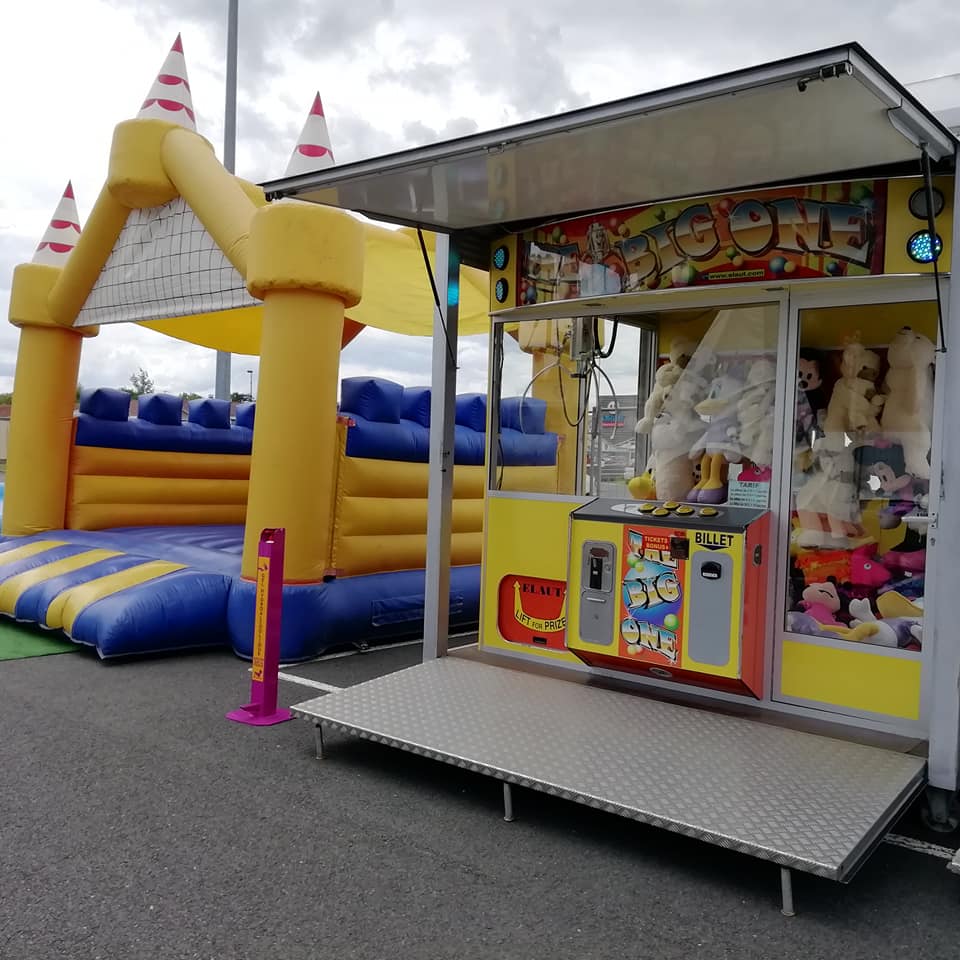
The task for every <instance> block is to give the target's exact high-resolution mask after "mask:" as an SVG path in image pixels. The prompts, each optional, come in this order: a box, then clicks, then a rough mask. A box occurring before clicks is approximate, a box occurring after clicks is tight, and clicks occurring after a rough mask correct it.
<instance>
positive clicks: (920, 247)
mask: <svg viewBox="0 0 960 960" xmlns="http://www.w3.org/2000/svg"><path fill="white" fill-rule="evenodd" d="M942 250H943V241H942V240H941V239H940V237H937V238H936V239H935V240H931V238H930V231H929V230H918V231H917V232H916V233H915V234H914V235H913V236H912V237H911V238H910V239H909V240H908V241H907V256H908V257H909V258H910V259H911V260H913V261H914V262H915V263H933V261H934V260H936V259H937V258H938V257H939V256H940V252H941V251H942Z"/></svg>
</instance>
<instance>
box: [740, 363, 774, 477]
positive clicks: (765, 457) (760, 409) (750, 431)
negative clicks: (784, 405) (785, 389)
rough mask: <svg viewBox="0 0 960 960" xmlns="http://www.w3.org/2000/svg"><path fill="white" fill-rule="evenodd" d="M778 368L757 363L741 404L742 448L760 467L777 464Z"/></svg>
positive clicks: (772, 364)
mask: <svg viewBox="0 0 960 960" xmlns="http://www.w3.org/2000/svg"><path fill="white" fill-rule="evenodd" d="M776 382H777V367H776V364H774V363H773V362H772V361H770V360H767V359H763V358H761V359H759V360H755V361H754V362H753V363H752V364H751V365H750V369H749V370H748V371H747V383H746V389H745V390H744V391H743V394H742V396H741V397H740V399H739V400H738V401H737V419H738V420H739V422H740V446H741V447H742V448H743V455H744V456H745V457H746V458H747V460H749V461H750V462H751V463H754V464H756V465H757V466H763V467H768V466H770V463H771V461H772V460H773V408H774V404H775V403H776Z"/></svg>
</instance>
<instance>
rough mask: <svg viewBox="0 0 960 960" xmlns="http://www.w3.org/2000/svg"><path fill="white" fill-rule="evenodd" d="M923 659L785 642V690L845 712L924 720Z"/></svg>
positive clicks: (782, 676) (794, 695) (782, 681)
mask: <svg viewBox="0 0 960 960" xmlns="http://www.w3.org/2000/svg"><path fill="white" fill-rule="evenodd" d="M920 666H921V664H920V660H919V658H918V659H912V658H911V659H907V658H904V657H890V656H884V655H883V654H876V653H867V652H864V651H862V650H858V649H856V648H854V647H851V649H849V650H841V649H837V648H835V647H821V646H818V645H816V644H812V643H798V642H796V641H790V640H787V641H785V642H784V644H783V667H782V674H781V689H782V692H783V694H784V696H787V697H796V698H797V699H800V700H809V701H814V702H816V703H823V704H826V705H829V706H836V707H843V708H845V709H847V710H856V711H865V712H870V713H879V714H885V715H887V716H891V717H902V718H904V719H907V720H918V719H919V718H920Z"/></svg>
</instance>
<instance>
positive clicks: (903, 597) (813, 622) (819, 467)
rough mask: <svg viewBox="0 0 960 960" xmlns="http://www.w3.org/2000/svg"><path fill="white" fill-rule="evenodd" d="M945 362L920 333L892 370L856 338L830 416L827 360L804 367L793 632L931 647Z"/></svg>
mask: <svg viewBox="0 0 960 960" xmlns="http://www.w3.org/2000/svg"><path fill="white" fill-rule="evenodd" d="M934 357H935V348H934V345H933V343H932V342H931V341H930V340H929V339H928V338H927V337H925V336H923V335H921V334H918V333H916V332H915V331H914V330H912V329H910V328H909V327H904V328H902V329H901V330H900V331H899V332H898V333H897V334H896V336H895V337H894V338H893V339H892V341H891V342H890V344H889V345H888V347H887V349H886V356H885V363H884V359H882V358H881V356H880V354H878V353H877V352H876V351H874V350H868V349H867V348H866V347H864V346H863V344H862V343H860V341H859V340H858V339H856V338H854V339H851V340H849V341H848V342H847V343H846V344H845V346H844V348H843V353H842V357H841V362H840V371H839V374H840V375H839V377H838V378H837V380H836V382H835V384H834V386H833V390H832V392H831V393H830V395H829V401H828V402H827V403H826V406H825V408H824V406H823V396H822V394H821V395H819V396H818V397H817V401H819V402H811V401H810V397H811V396H812V395H813V393H814V391H816V390H817V389H818V388H819V387H820V386H821V384H822V383H823V379H824V376H823V367H824V360H823V358H822V357H819V356H816V355H814V354H812V352H808V353H807V355H806V357H804V358H802V360H801V365H800V370H799V376H798V385H797V430H796V435H795V450H794V491H793V493H794V520H795V531H794V541H793V550H792V556H793V559H792V573H791V594H792V602H791V610H790V612H789V613H788V614H787V623H786V626H787V629H788V630H790V631H792V632H794V633H802V634H807V635H814V636H823V637H833V638H838V637H839V638H842V639H845V640H849V641H853V642H865V643H872V644H878V645H881V646H891V647H898V648H900V649H908V650H919V649H920V647H921V644H922V639H923V596H924V573H925V568H926V524H925V514H926V512H927V509H928V507H929V478H930V459H929V458H930V442H931V441H930V436H931V435H930V424H931V418H932V413H933V363H934ZM884 365H885V366H886V368H887V369H886V373H885V374H884V376H883V377H882V379H881V376H880V374H881V370H882V369H883V367H884ZM801 421H802V422H801ZM912 517H918V518H919V519H917V520H912V519H911V518H912ZM868 523H869V526H870V527H871V530H872V532H868V530H867V525H868Z"/></svg>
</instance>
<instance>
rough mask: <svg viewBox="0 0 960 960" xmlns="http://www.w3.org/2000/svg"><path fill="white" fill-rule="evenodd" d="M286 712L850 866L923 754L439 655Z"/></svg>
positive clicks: (691, 830)
mask: <svg viewBox="0 0 960 960" xmlns="http://www.w3.org/2000/svg"><path fill="white" fill-rule="evenodd" d="M292 710H293V713H294V714H295V715H296V716H299V717H303V718H306V719H309V720H312V721H313V722H314V723H318V724H320V725H321V726H324V727H329V728H332V729H338V730H342V731H346V732H348V733H351V734H355V735H358V736H360V737H364V738H366V739H370V740H374V741H377V742H379V743H384V744H388V745H390V746H393V747H397V748H400V749H402V750H408V751H411V752H413V753H417V754H420V755H423V756H426V757H430V758H432V759H436V760H441V761H444V762H446V763H451V764H454V765H456V766H459V767H463V768H466V769H468V770H473V771H476V772H478V773H483V774H487V775H489V776H492V777H496V778H498V779H500V780H504V781H506V782H508V783H512V784H517V785H520V786H524V787H528V788H531V789H534V790H540V791H543V792H546V793H549V794H554V795H557V796H560V797H564V798H566V799H568V800H573V801H576V802H578V803H583V804H586V805H588V806H591V807H596V808H598V809H600V810H605V811H608V812H610V813H615V814H620V815H622V816H625V817H630V818H632V819H635V820H639V821H642V822H644V823H649V824H652V825H654V826H657V827H662V828H664V829H666V830H672V831H675V832H677V833H682V834H685V835H687V836H690V837H695V838H697V839H700V840H705V841H707V842H709V843H714V844H717V845H719V846H722V847H727V848H730V849H733V850H738V851H740V852H742V853H746V854H750V855H752V856H755V857H760V858H763V859H766V860H772V861H773V862H774V863H777V864H779V865H780V866H782V867H790V868H796V869H798V870H803V871H806V872H808V873H814V874H818V875H820V876H824V877H829V878H831V879H834V880H840V881H846V880H848V879H849V878H850V877H851V876H852V875H853V873H854V872H855V871H856V869H857V868H858V867H859V866H860V864H861V863H862V862H863V860H864V859H865V858H866V856H867V855H868V854H869V853H870V851H871V850H872V849H873V847H874V845H875V844H876V843H877V842H879V840H880V839H881V838H882V836H883V834H884V833H885V832H886V830H887V828H888V827H889V825H890V823H891V822H892V821H893V820H894V819H895V818H896V816H897V814H898V813H899V812H900V811H901V810H902V809H903V808H904V807H905V806H906V805H907V804H908V803H909V802H910V801H911V800H912V799H913V797H914V796H916V794H917V793H918V792H919V790H920V789H921V788H922V786H923V782H924V774H925V767H926V764H925V761H924V760H923V759H921V758H918V757H914V756H909V755H906V754H902V753H896V752H893V751H890V750H882V749H878V748H876V747H868V746H862V745H859V744H854V743H848V742H846V741H842V740H835V739H831V738H828V737H821V736H816V735H813V734H808V733H799V732H797V731H793V730H786V729H783V728H781V727H776V726H771V725H769V724H764V723H760V722H755V721H751V720H743V719H740V718H735V717H728V716H723V715H720V714H716V713H712V712H708V711H705V710H700V709H696V708H693V707H686V706H678V705H675V704H668V703H663V702H660V701H657V700H652V699H648V698H645V697H641V696H636V695H631V694H627V693H620V692H616V691H612V690H605V689H599V688H597V687H593V686H588V685H584V684H579V683H573V682H570V681H566V680H559V679H554V678H549V677H543V676H536V675H533V674H529V673H524V672H521V671H519V670H513V669H510V668H508V667H498V666H491V665H489V664H484V663H477V662H472V661H469V660H463V659H458V658H455V657H446V658H443V659H440V660H435V661H432V662H429V663H425V664H422V665H419V666H416V667H411V668H409V669H407V670H402V671H400V672H398V673H393V674H390V675H388V676H385V677H380V678H378V679H376V680H371V681H368V682H366V683H362V684H359V685H357V686H354V687H350V688H348V689H345V690H343V691H338V692H336V693H332V694H328V695H325V696H322V697H318V698H317V699H315V700H309V701H306V702H304V703H300V704H297V705H296V706H294V707H293V708H292Z"/></svg>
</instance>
